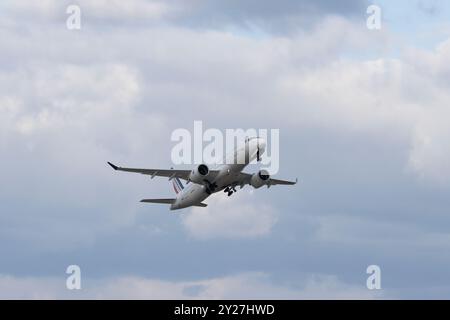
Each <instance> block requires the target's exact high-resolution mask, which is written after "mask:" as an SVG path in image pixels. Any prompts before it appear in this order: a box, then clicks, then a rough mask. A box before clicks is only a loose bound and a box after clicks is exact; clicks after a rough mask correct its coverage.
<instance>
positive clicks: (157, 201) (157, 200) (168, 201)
mask: <svg viewBox="0 0 450 320" xmlns="http://www.w3.org/2000/svg"><path fill="white" fill-rule="evenodd" d="M141 202H147V203H165V204H172V203H174V202H175V199H142V200H141Z"/></svg>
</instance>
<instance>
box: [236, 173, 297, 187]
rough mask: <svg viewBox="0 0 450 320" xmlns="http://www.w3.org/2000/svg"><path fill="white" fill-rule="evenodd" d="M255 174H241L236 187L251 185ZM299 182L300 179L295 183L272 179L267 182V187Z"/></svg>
mask: <svg viewBox="0 0 450 320" xmlns="http://www.w3.org/2000/svg"><path fill="white" fill-rule="evenodd" d="M252 175H253V174H250V173H245V172H241V173H240V175H239V177H238V180H239V181H237V182H236V185H241V186H244V185H245V184H250V180H251V178H252ZM297 182H298V179H295V181H288V180H280V179H272V178H269V181H268V182H267V187H270V186H274V185H278V184H279V185H294V184H296V183H297Z"/></svg>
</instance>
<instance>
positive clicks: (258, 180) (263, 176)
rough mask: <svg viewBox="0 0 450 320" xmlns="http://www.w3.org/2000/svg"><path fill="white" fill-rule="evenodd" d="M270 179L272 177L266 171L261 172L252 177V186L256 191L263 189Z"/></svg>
mask: <svg viewBox="0 0 450 320" xmlns="http://www.w3.org/2000/svg"><path fill="white" fill-rule="evenodd" d="M269 178H270V175H269V173H268V172H267V171H266V170H260V171H258V172H257V173H254V174H253V175H252V177H251V178H250V185H251V186H252V187H253V188H255V189H258V188H261V187H262V186H263V185H265V184H267V182H268V181H269Z"/></svg>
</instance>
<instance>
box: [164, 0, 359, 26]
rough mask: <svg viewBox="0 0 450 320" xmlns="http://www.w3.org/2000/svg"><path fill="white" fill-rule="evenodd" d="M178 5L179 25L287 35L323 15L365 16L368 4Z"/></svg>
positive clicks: (295, 0)
mask: <svg viewBox="0 0 450 320" xmlns="http://www.w3.org/2000/svg"><path fill="white" fill-rule="evenodd" d="M171 3H174V4H176V5H181V6H182V7H183V8H184V10H183V14H182V15H180V16H179V17H178V21H179V22H182V23H183V24H187V25H188V26H193V27H200V28H201V27H203V28H223V27H233V26H238V27H245V28H247V27H250V28H251V27H258V28H261V29H262V30H264V31H269V32H270V31H275V32H286V31H289V30H297V29H301V28H304V27H305V26H308V25H311V24H312V23H313V22H317V21H318V20H320V19H322V18H323V17H324V16H326V15H340V16H347V17H351V16H355V15H359V16H361V17H363V16H364V14H365V9H366V8H367V1H365V0H346V1H329V0H320V1H304V0H300V1H299V0H282V1H258V0H244V1H239V0H232V1H220V0H214V1H207V0H193V1H178V0H175V1H173V0H172V1H171Z"/></svg>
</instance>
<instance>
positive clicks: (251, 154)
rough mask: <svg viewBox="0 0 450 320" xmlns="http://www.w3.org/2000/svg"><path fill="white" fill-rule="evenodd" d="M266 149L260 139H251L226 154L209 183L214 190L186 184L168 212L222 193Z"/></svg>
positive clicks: (195, 184)
mask: <svg viewBox="0 0 450 320" xmlns="http://www.w3.org/2000/svg"><path fill="white" fill-rule="evenodd" d="M265 147H266V142H265V141H264V139H262V138H258V137H255V138H251V139H248V140H247V141H246V142H245V145H243V146H241V147H240V148H237V149H236V150H235V151H234V152H232V153H230V154H228V155H227V156H226V158H225V161H224V164H222V165H219V166H217V168H216V169H217V170H218V171H219V174H218V175H217V176H216V177H215V178H214V180H212V181H209V182H210V183H213V184H215V185H216V187H215V188H214V190H213V191H212V192H211V191H209V192H208V187H207V186H206V185H202V184H197V183H188V184H186V187H185V188H184V189H182V190H181V191H180V192H179V193H178V194H177V197H176V199H175V201H174V203H172V204H171V205H170V210H176V209H182V208H186V207H190V206H193V205H195V204H198V203H201V202H202V201H203V200H205V199H206V198H208V197H209V196H210V195H211V194H212V193H216V192H219V191H222V190H223V189H224V188H226V187H227V186H229V185H230V184H232V183H233V182H234V181H236V180H238V176H239V174H240V173H241V172H242V170H243V169H244V168H245V167H246V166H247V165H248V164H249V163H251V162H252V161H253V160H255V159H256V158H257V157H258V155H257V153H258V149H259V156H261V155H262V154H263V153H264V151H265Z"/></svg>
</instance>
